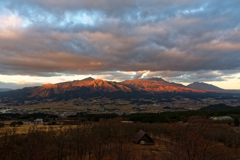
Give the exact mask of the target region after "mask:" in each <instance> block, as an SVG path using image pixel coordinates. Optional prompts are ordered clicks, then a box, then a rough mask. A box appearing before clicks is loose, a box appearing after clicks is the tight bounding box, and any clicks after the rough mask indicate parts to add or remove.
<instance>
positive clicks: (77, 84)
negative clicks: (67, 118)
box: [30, 78, 132, 98]
mask: <svg viewBox="0 0 240 160" xmlns="http://www.w3.org/2000/svg"><path fill="white" fill-rule="evenodd" d="M70 92H72V94H78V95H82V94H90V93H94V92H99V93H111V92H132V90H131V88H129V87H126V86H124V85H121V84H119V83H117V82H111V81H104V80H100V79H96V80H94V79H93V78H87V79H84V80H80V81H73V82H65V83H59V84H45V85H42V86H40V87H38V88H35V89H33V90H31V91H30V93H31V95H30V97H43V98H44V97H53V96H54V95H59V94H65V93H70Z"/></svg>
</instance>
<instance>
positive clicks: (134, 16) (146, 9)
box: [0, 0, 240, 82]
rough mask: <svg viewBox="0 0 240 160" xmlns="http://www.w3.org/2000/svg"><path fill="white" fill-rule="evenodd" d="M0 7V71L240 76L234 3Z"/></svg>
mask: <svg viewBox="0 0 240 160" xmlns="http://www.w3.org/2000/svg"><path fill="white" fill-rule="evenodd" d="M0 6H1V7H0V9H1V8H3V9H4V10H2V11H0V20H1V22H2V25H1V24H0V50H1V52H0V74H9V75H13V74H20V75H37V76H57V75H62V74H81V73H83V72H84V73H86V74H91V73H94V74H97V75H99V74H100V73H103V74H104V75H105V77H107V78H108V79H115V78H116V77H117V79H124V78H125V76H126V77H127V78H133V79H134V78H140V77H141V76H142V74H143V73H142V72H141V71H145V70H150V71H152V72H156V73H161V74H160V75H161V76H163V77H169V78H172V79H176V81H184V82H186V81H195V80H197V79H199V80H198V81H200V80H203V79H205V80H209V81H213V80H214V81H222V80H224V79H225V78H226V76H228V77H229V78H231V76H230V75H231V74H230V73H229V70H231V73H232V74H234V73H239V69H240V63H239V61H240V56H239V52H240V47H239V46H240V38H239V35H240V17H239V13H240V12H239V7H238V6H240V2H239V1H238V0H231V1H219V0H210V1H209V0H196V1H192V0H181V1H179V0H178V1H177V0H169V1H165V0H156V1H145V0H123V1H112V0H98V1H93V0H78V1H77V0H71V1H66V0H58V1H55V0H18V1H16V0H3V1H1V2H0ZM1 15H4V16H2V17H1ZM117 71H129V72H130V71H136V72H137V74H136V75H135V76H134V77H133V76H132V75H125V74H122V73H120V72H117ZM214 71H215V72H214ZM216 72H218V73H220V75H217V74H216ZM149 74H151V73H149ZM114 77H115V78H114Z"/></svg>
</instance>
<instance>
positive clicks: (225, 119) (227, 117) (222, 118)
mask: <svg viewBox="0 0 240 160" xmlns="http://www.w3.org/2000/svg"><path fill="white" fill-rule="evenodd" d="M210 119H212V120H215V121H232V120H233V118H232V117H230V116H219V117H210Z"/></svg>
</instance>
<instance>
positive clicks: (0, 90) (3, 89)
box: [0, 88, 11, 92]
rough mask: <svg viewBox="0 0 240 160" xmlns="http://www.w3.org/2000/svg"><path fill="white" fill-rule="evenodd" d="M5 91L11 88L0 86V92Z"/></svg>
mask: <svg viewBox="0 0 240 160" xmlns="http://www.w3.org/2000/svg"><path fill="white" fill-rule="evenodd" d="M7 91H11V89H9V88H0V92H7Z"/></svg>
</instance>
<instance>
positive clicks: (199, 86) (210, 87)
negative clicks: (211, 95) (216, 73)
mask: <svg viewBox="0 0 240 160" xmlns="http://www.w3.org/2000/svg"><path fill="white" fill-rule="evenodd" d="M187 87H188V88H192V89H198V90H204V91H224V89H221V88H219V87H217V86H214V85H211V84H207V83H200V82H194V83H192V84H189V85H188V86H187Z"/></svg>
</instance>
